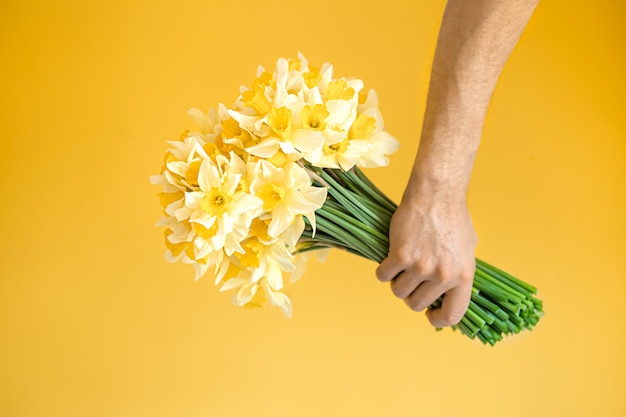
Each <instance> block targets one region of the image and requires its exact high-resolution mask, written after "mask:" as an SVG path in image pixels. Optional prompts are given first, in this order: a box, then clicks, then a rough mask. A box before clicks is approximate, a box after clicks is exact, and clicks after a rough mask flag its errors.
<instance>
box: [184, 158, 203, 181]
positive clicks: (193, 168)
mask: <svg viewBox="0 0 626 417" xmlns="http://www.w3.org/2000/svg"><path fill="white" fill-rule="evenodd" d="M200 165H202V161H200V160H196V161H193V162H191V163H190V164H189V166H188V167H187V172H186V173H185V179H186V180H187V184H189V185H190V186H192V187H199V185H198V173H199V172H200Z"/></svg>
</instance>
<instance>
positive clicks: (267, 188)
mask: <svg viewBox="0 0 626 417" xmlns="http://www.w3.org/2000/svg"><path fill="white" fill-rule="evenodd" d="M256 194H257V197H259V198H260V199H261V200H263V210H265V211H266V212H268V213H269V212H270V211H272V210H274V207H276V206H277V205H278V203H280V202H281V201H282V199H283V198H284V197H285V189H284V188H282V187H279V186H278V185H276V184H272V183H270V182H266V183H265V184H263V185H262V186H261V187H259V190H258V191H257V193H256Z"/></svg>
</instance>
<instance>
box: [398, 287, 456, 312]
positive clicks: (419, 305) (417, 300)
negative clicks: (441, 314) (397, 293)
mask: <svg viewBox="0 0 626 417" xmlns="http://www.w3.org/2000/svg"><path fill="white" fill-rule="evenodd" d="M449 289H450V288H448V287H444V286H442V285H438V284H436V283H435V282H434V281H424V282H422V283H421V284H420V285H419V286H418V287H417V288H416V289H415V291H413V292H412V293H411V294H410V295H409V296H408V297H406V299H405V300H404V302H405V303H406V304H407V305H408V306H409V307H410V308H411V310H413V311H422V310H424V309H425V308H427V307H429V306H430V305H432V303H434V302H435V301H436V300H437V299H438V298H439V297H441V294H443V293H445V292H446V291H448V290H449Z"/></svg>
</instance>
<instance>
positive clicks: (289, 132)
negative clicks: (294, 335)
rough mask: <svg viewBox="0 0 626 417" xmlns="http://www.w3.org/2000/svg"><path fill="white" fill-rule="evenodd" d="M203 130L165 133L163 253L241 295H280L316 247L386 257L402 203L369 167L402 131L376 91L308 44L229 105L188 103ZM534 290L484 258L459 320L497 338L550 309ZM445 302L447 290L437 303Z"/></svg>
mask: <svg viewBox="0 0 626 417" xmlns="http://www.w3.org/2000/svg"><path fill="white" fill-rule="evenodd" d="M189 115H190V116H191V118H192V119H193V120H194V121H195V123H196V124H197V126H198V129H196V130H195V131H185V132H184V133H183V134H182V135H181V137H180V139H179V140H176V141H170V142H168V143H169V145H171V148H170V149H168V150H167V152H166V153H165V160H164V164H163V167H162V169H161V173H160V174H159V175H154V176H152V177H151V182H152V183H153V184H156V185H160V186H162V192H161V193H160V194H159V198H160V202H161V205H162V206H163V208H164V216H163V217H162V219H161V220H160V221H159V222H158V223H157V226H164V227H165V245H166V252H165V257H166V259H167V260H168V261H170V262H175V261H178V260H181V261H182V262H184V263H188V264H192V265H193V266H194V268H195V275H196V279H200V278H201V277H203V276H204V275H205V274H206V273H207V271H209V270H210V271H211V273H212V274H213V275H214V277H215V285H216V286H218V287H219V289H220V291H233V292H234V297H233V302H234V304H236V305H238V306H244V307H260V306H263V305H265V304H270V305H274V306H278V307H279V308H280V309H281V310H282V312H283V313H284V314H285V315H286V316H287V317H290V316H291V312H292V305H291V301H290V299H289V298H288V297H287V295H285V294H284V292H283V291H282V290H283V288H284V286H285V281H286V280H287V279H288V280H289V281H290V282H291V283H293V282H295V281H296V280H297V279H298V278H300V277H301V276H302V274H303V272H304V267H305V264H306V262H307V260H308V258H309V255H310V254H311V253H312V251H319V250H328V249H330V248H340V249H344V250H347V251H349V252H351V253H354V254H356V255H360V256H363V257H365V258H367V259H370V260H373V261H376V262H381V261H382V260H383V259H384V258H385V257H386V254H387V251H388V246H389V240H388V234H389V233H388V232H389V222H390V219H391V216H392V215H393V213H394V211H395V209H396V205H395V204H394V202H393V201H391V200H390V199H389V198H387V197H386V196H385V195H384V194H383V193H382V192H381V191H380V190H379V189H378V188H376V186H375V185H374V184H372V183H371V182H370V181H369V180H368V178H367V177H366V176H365V175H364V174H363V172H362V171H361V169H360V167H361V168H373V167H383V166H386V165H388V163H389V159H388V155H390V154H391V153H393V152H395V151H396V150H397V149H398V147H399V144H398V141H397V140H396V139H395V138H394V137H393V136H391V135H390V134H389V133H388V132H386V131H385V130H384V123H383V118H382V115H381V113H380V111H379V109H378V98H377V95H376V93H375V92H374V90H371V89H370V90H368V91H365V90H364V84H363V82H362V81H361V80H359V79H356V78H344V77H338V78H336V77H334V76H333V67H332V65H330V64H328V63H325V64H323V65H322V66H321V67H320V68H314V67H313V66H310V65H309V63H308V61H307V60H306V58H305V57H304V56H303V55H302V54H298V58H297V59H284V58H281V59H278V61H277V62H276V66H275V69H274V70H273V71H267V70H266V69H265V68H263V67H259V69H258V70H257V76H256V79H255V80H254V82H253V83H252V85H250V86H244V87H241V91H240V94H239V97H238V98H237V99H236V101H235V103H234V105H233V106H232V107H231V108H228V107H226V106H225V105H223V104H219V105H218V106H217V108H212V109H210V110H209V111H208V112H207V113H204V112H202V111H200V110H198V109H191V110H189ZM318 253H320V252H318ZM535 293H536V289H535V288H534V287H532V286H531V285H529V284H526V283H524V282H522V281H520V280H518V279H516V278H514V277H512V276H511V275H509V274H507V273H506V272H504V271H502V270H500V269H497V268H495V267H493V266H491V265H489V264H487V263H485V262H483V261H480V260H477V262H476V273H475V280H474V288H473V292H472V300H471V303H470V307H469V309H468V311H467V313H466V315H465V317H464V318H463V319H462V320H461V322H460V323H459V324H458V325H456V326H453V328H454V329H458V330H460V332H461V333H463V334H465V335H467V336H469V337H471V338H478V339H479V340H481V341H482V342H483V343H489V344H491V345H493V344H495V343H496V342H497V341H498V340H501V339H502V336H503V335H504V334H510V333H518V332H519V331H521V330H522V329H524V328H527V329H531V328H532V327H533V326H534V325H535V324H536V323H537V321H538V320H539V318H540V317H541V315H542V303H541V301H540V300H538V299H537V298H535V296H534V294H535ZM440 302H441V299H440V300H438V301H437V302H436V303H435V304H434V305H433V307H437V306H438V304H439V303H440Z"/></svg>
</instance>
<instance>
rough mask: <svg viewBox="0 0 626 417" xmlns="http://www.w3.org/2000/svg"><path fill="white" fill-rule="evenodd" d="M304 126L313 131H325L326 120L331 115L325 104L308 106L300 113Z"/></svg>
mask: <svg viewBox="0 0 626 417" xmlns="http://www.w3.org/2000/svg"><path fill="white" fill-rule="evenodd" d="M300 114H301V117H302V124H303V125H304V126H306V127H307V128H309V129H312V130H324V128H326V118H327V117H328V115H329V114H330V113H328V110H326V106H325V105H323V104H316V105H314V106H309V105H306V106H304V108H303V109H302V112H301V113H300Z"/></svg>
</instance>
